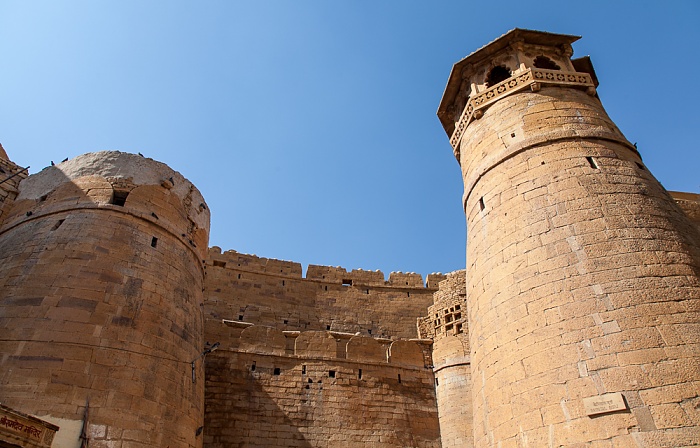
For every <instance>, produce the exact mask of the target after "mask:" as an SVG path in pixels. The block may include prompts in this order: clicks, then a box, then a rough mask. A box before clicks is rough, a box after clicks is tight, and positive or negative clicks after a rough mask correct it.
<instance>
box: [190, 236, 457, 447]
mask: <svg viewBox="0 0 700 448" xmlns="http://www.w3.org/2000/svg"><path fill="white" fill-rule="evenodd" d="M206 271H207V275H206V282H205V302H204V310H205V316H206V324H205V339H206V340H207V341H210V342H211V343H214V342H215V341H216V342H220V343H221V346H220V348H219V350H218V351H216V352H214V353H212V354H211V355H208V356H207V358H206V367H207V385H206V416H205V427H206V431H205V445H206V446H211V447H228V446H260V447H268V446H280V447H287V446H299V447H331V446H332V447H355V446H376V447H406V446H415V447H439V446H440V432H439V427H438V419H437V410H436V407H435V390H434V387H433V382H434V377H433V373H432V369H431V364H432V361H431V350H430V342H431V341H429V340H417V339H415V338H416V337H417V329H416V319H417V317H419V316H421V315H423V314H425V310H426V309H427V307H428V305H430V304H431V303H432V300H433V299H432V295H433V293H434V292H435V290H436V287H437V284H438V282H439V281H440V280H442V279H444V278H445V277H444V276H442V275H438V274H431V275H430V276H428V281H427V287H426V286H425V285H424V284H423V280H422V277H421V276H420V275H418V274H413V273H408V274H403V273H392V274H391V275H390V276H389V279H388V280H385V279H384V274H383V273H381V272H379V271H362V270H354V271H350V272H348V271H347V270H345V269H343V268H339V267H327V266H314V265H311V266H309V267H308V270H307V273H306V276H302V269H301V265H300V264H299V263H293V262H287V261H280V260H273V259H267V258H259V257H256V256H253V255H246V254H240V253H237V252H235V251H227V252H225V253H223V254H222V253H221V250H220V249H218V248H212V249H211V250H210V252H209V257H208V258H207V260H206Z"/></svg>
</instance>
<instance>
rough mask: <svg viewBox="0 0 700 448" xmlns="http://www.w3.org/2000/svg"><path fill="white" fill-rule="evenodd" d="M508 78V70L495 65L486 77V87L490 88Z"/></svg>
mask: <svg viewBox="0 0 700 448" xmlns="http://www.w3.org/2000/svg"><path fill="white" fill-rule="evenodd" d="M508 78H510V70H509V69H508V67H506V66H505V65H497V66H495V67H494V68H492V69H491V71H490V72H489V74H488V76H487V77H486V87H491V86H493V85H496V84H498V83H499V82H501V81H505V80H506V79H508Z"/></svg>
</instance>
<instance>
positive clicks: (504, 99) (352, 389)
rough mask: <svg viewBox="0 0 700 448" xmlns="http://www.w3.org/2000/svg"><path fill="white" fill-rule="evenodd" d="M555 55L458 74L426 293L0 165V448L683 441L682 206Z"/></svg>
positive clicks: (168, 203)
mask: <svg viewBox="0 0 700 448" xmlns="http://www.w3.org/2000/svg"><path fill="white" fill-rule="evenodd" d="M576 39H577V38H576V37H575V36H565V35H554V34H549V33H542V32H535V31H527V30H518V29H516V30H513V31H511V32H509V33H507V34H506V35H504V36H502V37H501V38H499V39H497V40H496V41H494V42H492V43H490V44H489V45H487V46H485V47H483V48H482V49H480V50H477V51H476V52H475V53H473V54H472V55H470V56H469V57H468V58H466V59H464V60H462V61H460V62H458V63H457V64H456V65H455V67H454V68H453V70H452V73H451V74H450V79H449V81H448V84H447V87H446V90H445V95H444V97H443V100H442V102H441V105H440V108H439V110H438V116H439V117H440V120H441V121H442V123H443V126H444V127H445V129H446V131H447V132H448V135H449V136H450V143H451V144H452V147H453V150H454V152H455V155H456V157H457V160H458V161H459V163H460V165H461V168H462V175H463V179H464V185H465V194H464V207H465V213H466V216H467V227H468V236H467V261H468V266H467V270H466V271H457V272H454V273H451V274H449V275H447V276H443V275H440V274H431V275H429V276H428V278H427V281H426V285H423V280H422V278H421V276H420V275H417V274H414V273H407V274H406V273H392V274H391V275H390V276H389V279H388V280H385V278H384V274H382V273H381V272H370V271H363V270H353V271H347V270H345V269H343V268H340V267H326V266H313V265H312V266H309V268H308V270H307V272H306V275H302V268H301V265H300V264H298V263H293V262H287V261H279V260H273V259H267V258H260V257H256V256H253V255H245V254H239V253H237V252H235V251H226V252H224V253H222V252H221V249H219V248H218V247H214V248H211V249H207V243H208V241H207V239H208V228H209V211H208V209H207V206H206V204H205V203H204V200H203V199H202V197H201V195H200V194H199V192H198V191H197V190H196V188H195V187H194V186H193V185H192V184H191V183H189V182H188V181H187V180H186V179H184V178H183V177H182V176H181V175H180V174H179V173H177V172H175V171H173V170H171V169H170V168H168V167H167V166H165V165H163V164H161V163H158V162H155V161H153V160H150V159H145V158H143V157H139V156H136V155H131V154H124V153H119V152H101V153H94V154H87V155H84V156H80V157H78V158H76V159H74V160H71V161H68V162H65V163H62V164H60V165H58V166H55V167H49V168H47V169H45V170H43V171H42V172H40V173H38V174H35V175H32V176H30V177H28V178H26V179H24V180H22V182H21V184H20V183H19V182H20V180H21V179H23V178H24V177H26V176H25V175H24V174H22V173H20V170H21V168H20V167H18V166H17V165H15V164H13V163H12V162H10V161H9V160H8V158H7V154H6V153H5V152H4V150H3V149H2V147H1V146H0V180H3V179H6V178H7V177H9V176H11V175H12V174H15V173H20V175H18V176H17V177H15V178H12V179H11V180H10V181H8V182H3V183H2V184H0V402H1V403H2V406H0V408H1V409H0V413H1V414H2V416H3V418H4V419H6V420H5V423H4V424H2V425H0V445H3V442H12V443H16V442H18V441H20V440H21V441H22V442H21V443H25V442H26V443H28V444H29V445H28V446H53V447H60V448H71V447H76V448H77V447H79V446H80V445H81V441H82V439H81V438H80V436H81V429H82V428H83V427H85V435H86V437H88V438H89V439H90V442H89V444H90V446H91V447H110V448H127V447H129V448H131V447H152V446H158V447H171V448H174V447H202V446H206V447H230V446H240V447H244V446H245V447H248V446H259V447H271V446H280V447H287V446H297V447H356V446H373V447H387V448H388V447H392V448H393V447H396V448H398V447H435V448H437V447H443V448H447V447H470V446H479V447H485V446H497V447H499V448H507V447H526V446H531V447H541V446H574V447H582V446H590V447H606V448H617V447H628V446H635V447H642V446H643V447H677V446H697V445H700V412H698V409H700V392H698V390H699V389H698V385H700V348H699V347H700V317H699V316H700V280H699V279H700V195H697V194H690V193H673V194H672V195H669V193H668V192H666V191H665V190H664V189H663V187H662V186H661V185H660V184H659V183H658V182H657V181H656V179H654V177H653V176H652V175H651V173H649V171H648V170H647V168H646V167H645V166H644V164H643V163H642V160H641V157H640V155H639V153H638V152H637V150H636V148H635V147H634V145H631V144H630V143H629V142H628V141H627V140H626V139H625V137H624V136H623V135H622V133H621V132H620V131H619V130H618V129H617V127H616V126H615V125H614V123H613V122H612V121H611V120H610V118H609V117H608V116H607V115H606V113H605V110H604V109H603V107H602V105H601V103H600V100H599V99H598V97H597V94H596V89H595V88H596V86H597V79H596V76H595V72H594V71H593V67H592V65H591V63H590V60H588V58H581V59H577V60H571V59H570V57H571V55H572V51H571V43H573V42H574V41H575V40H576ZM215 342H218V343H219V345H218V346H217V347H218V350H217V351H214V352H210V353H207V352H206V351H203V350H205V348H207V347H212V346H211V344H213V343H215ZM205 354H206V356H204V355H205ZM205 365H206V376H205V369H204V366H205ZM37 417H40V419H38V418H37ZM8 418H9V419H15V420H13V422H15V423H14V426H11V425H10V426H8V425H9V424H7V419H8ZM25 423H26V425H38V426H36V427H34V426H32V428H34V430H35V431H46V433H45V436H44V438H43V439H41V440H39V438H38V437H35V435H36V433H35V432H32V431H30V432H22V431H20V430H18V429H17V428H18V427H19V426H18V425H20V424H22V425H24V424H25ZM26 425H25V426H26ZM56 430H57V432H56V433H55V438H53V439H52V437H53V435H54V433H53V431H56ZM12 431H14V432H12ZM32 437H35V438H36V439H37V440H34V439H32ZM3 446H4V445H3Z"/></svg>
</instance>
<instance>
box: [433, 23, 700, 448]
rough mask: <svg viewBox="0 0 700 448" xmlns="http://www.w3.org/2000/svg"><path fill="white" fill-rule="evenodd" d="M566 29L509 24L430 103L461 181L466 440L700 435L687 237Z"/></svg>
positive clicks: (699, 333) (698, 265)
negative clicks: (469, 407) (469, 428)
mask: <svg viewBox="0 0 700 448" xmlns="http://www.w3.org/2000/svg"><path fill="white" fill-rule="evenodd" d="M577 39H578V37H575V36H567V35H557V34H550V33H543V32H536V31H527V30H520V29H515V30H512V31H510V32H509V33H507V34H505V35H504V36H502V37H500V38H499V39H497V40H495V41H494V42H492V43H490V44H488V45H487V46H485V47H483V48H481V49H480V50H478V51H476V52H474V53H473V54H471V55H470V56H468V57H467V58H465V59H463V60H462V61H460V62H458V63H457V64H456V65H455V66H454V68H453V70H452V73H451V75H450V78H449V81H448V84H447V88H446V91H445V94H444V97H443V99H442V102H441V105H440V108H439V110H438V115H439V117H440V120H441V121H442V123H443V126H444V127H445V129H446V131H447V133H448V135H449V136H450V141H451V143H452V146H453V148H454V152H455V155H456V157H457V160H458V161H459V163H460V165H461V168H462V176H463V179H464V189H465V190H464V191H465V193H464V209H465V213H466V216H467V230H468V235H467V303H468V308H469V339H470V347H471V363H472V387H473V390H472V398H473V403H474V439H475V440H474V442H475V445H476V446H480V447H483V446H503V447H506V446H538V447H539V446H583V445H579V444H586V443H590V442H597V441H604V442H600V443H603V444H601V445H595V446H612V445H611V443H613V444H614V446H685V445H692V444H695V443H700V429H699V428H700V413H698V410H697V409H698V407H699V406H700V398H699V397H698V394H699V393H698V388H697V384H699V383H698V381H700V348H699V347H700V345H698V342H700V318H699V317H698V315H699V314H698V311H699V310H700V281H699V278H698V275H699V273H700V236H699V235H698V232H697V229H695V228H694V227H693V225H692V224H691V222H690V221H689V220H688V218H687V217H686V216H685V215H684V213H683V212H682V211H681V210H680V209H679V208H678V207H677V205H676V204H675V203H674V201H673V200H672V199H671V197H670V196H669V195H668V193H667V192H666V191H665V190H664V188H663V187H662V186H661V185H660V184H659V182H658V181H657V180H656V179H655V178H654V177H653V176H652V175H651V173H650V172H649V171H648V170H647V168H646V167H645V166H644V164H643V163H642V160H641V158H640V155H639V153H638V152H637V149H636V148H635V146H634V145H632V144H630V143H629V142H628V141H627V140H626V139H625V137H624V136H623V135H622V133H621V132H620V131H619V130H618V129H617V127H616V126H615V124H614V123H613V122H612V121H611V120H610V118H609V117H608V116H607V114H606V113H605V110H604V109H603V107H602V105H601V103H600V101H599V99H598V97H597V94H596V89H595V87H596V85H597V80H596V77H595V73H594V71H593V68H592V66H591V64H590V60H589V59H588V58H581V59H577V60H571V59H570V57H571V55H572V49H571V44H572V43H573V42H574V41H576V40H577Z"/></svg>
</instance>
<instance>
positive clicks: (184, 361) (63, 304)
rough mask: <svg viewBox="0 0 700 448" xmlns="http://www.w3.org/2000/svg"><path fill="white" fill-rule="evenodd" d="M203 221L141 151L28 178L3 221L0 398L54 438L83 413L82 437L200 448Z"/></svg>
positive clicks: (173, 176)
mask: <svg viewBox="0 0 700 448" xmlns="http://www.w3.org/2000/svg"><path fill="white" fill-rule="evenodd" d="M208 229H209V211H208V209H207V206H206V205H205V203H204V200H203V199H202V197H201V195H200V193H199V191H197V189H196V188H195V187H194V186H193V185H192V184H191V183H190V182H189V181H187V180H186V179H185V178H183V177H182V176H181V175H180V174H179V173H177V172H175V171H173V170H171V169H170V168H168V167H167V166H166V165H164V164H162V163H159V162H156V161H153V160H151V159H146V158H144V157H141V156H137V155H132V154H125V153H120V152H99V153H93V154H86V155H83V156H80V157H77V158H75V159H72V160H70V161H68V162H65V163H62V164H59V165H57V166H55V167H49V168H47V169H45V170H43V171H41V172H40V173H38V174H34V175H32V176H30V177H28V178H27V179H26V180H24V181H23V182H22V183H21V184H20V187H19V195H18V196H17V199H16V201H15V203H14V205H13V208H12V209H11V211H10V215H9V216H8V218H7V219H5V221H4V223H3V226H2V228H0V347H1V348H0V353H1V354H2V355H0V401H2V403H3V404H5V405H7V406H10V407H12V408H14V409H16V410H18V411H21V412H24V413H26V414H30V415H34V416H37V417H41V418H42V419H43V420H46V421H49V422H52V423H54V424H56V425H58V426H60V428H61V429H60V430H59V431H58V433H57V434H56V439H55V442H54V444H56V443H58V444H59V445H60V446H62V447H72V446H75V447H78V446H80V439H79V436H80V431H81V428H82V426H83V422H84V421H87V426H86V433H87V436H88V437H89V438H90V446H91V447H107V446H109V447H121V446H130V447H137V446H142V447H154V446H158V447H167V446H170V447H201V440H202V436H201V435H198V434H197V428H199V427H200V426H201V425H202V421H203V399H204V398H203V397H204V376H203V371H202V367H201V361H198V362H197V363H196V364H195V373H196V375H197V381H196V382H193V381H192V371H191V370H192V369H191V362H192V360H194V359H196V358H197V357H198V356H199V354H200V353H201V352H202V351H203V349H204V346H203V344H204V343H203V340H202V334H203V331H202V315H201V303H202V284H203V266H202V260H203V259H204V257H205V254H206V250H207V239H208ZM88 403H89V405H88ZM86 408H87V409H86Z"/></svg>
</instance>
